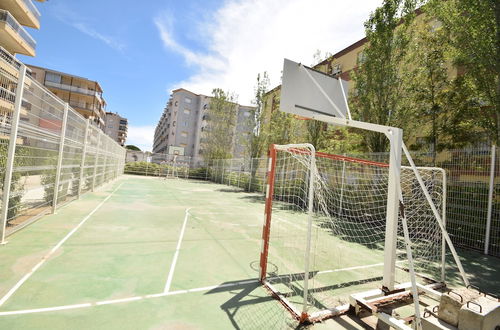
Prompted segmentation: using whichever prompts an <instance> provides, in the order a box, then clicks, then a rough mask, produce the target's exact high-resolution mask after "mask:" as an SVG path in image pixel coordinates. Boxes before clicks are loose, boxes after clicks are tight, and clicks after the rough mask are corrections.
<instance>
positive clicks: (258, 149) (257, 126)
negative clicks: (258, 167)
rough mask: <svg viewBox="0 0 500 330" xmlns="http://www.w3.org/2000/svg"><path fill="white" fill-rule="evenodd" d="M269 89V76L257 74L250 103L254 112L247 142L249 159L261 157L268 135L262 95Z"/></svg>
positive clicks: (265, 73)
mask: <svg viewBox="0 0 500 330" xmlns="http://www.w3.org/2000/svg"><path fill="white" fill-rule="evenodd" d="M268 88H269V76H268V74H267V72H264V73H262V75H261V74H260V73H259V74H258V75H257V85H255V88H254V95H255V97H254V99H253V101H252V103H253V105H255V112H254V118H253V120H254V121H253V125H254V127H253V130H252V132H251V134H250V137H249V139H248V141H247V144H248V148H247V149H248V153H249V156H250V158H258V157H260V156H262V154H263V153H264V151H265V149H266V147H267V140H268V134H267V132H266V131H265V130H264V125H265V116H264V95H265V94H266V93H267V89H268Z"/></svg>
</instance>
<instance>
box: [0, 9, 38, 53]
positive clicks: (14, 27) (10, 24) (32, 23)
mask: <svg viewBox="0 0 500 330" xmlns="http://www.w3.org/2000/svg"><path fill="white" fill-rule="evenodd" d="M38 1H39V2H43V1H44V0H42V1H40V0H38ZM40 16H41V15H40V12H39V11H38V9H37V8H36V6H35V5H34V4H33V2H32V1H31V0H2V1H0V46H1V47H2V48H3V49H4V50H5V51H7V52H8V53H10V54H12V55H15V54H23V55H27V56H35V48H36V41H35V39H33V37H31V35H30V34H29V33H28V31H27V30H26V29H25V28H24V26H26V27H30V28H34V29H39V28H40Z"/></svg>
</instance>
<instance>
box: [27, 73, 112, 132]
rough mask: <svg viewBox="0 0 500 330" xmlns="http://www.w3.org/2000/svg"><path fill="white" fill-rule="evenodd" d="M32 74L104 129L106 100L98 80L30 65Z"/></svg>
mask: <svg viewBox="0 0 500 330" xmlns="http://www.w3.org/2000/svg"><path fill="white" fill-rule="evenodd" d="M28 67H29V68H30V69H31V76H32V77H33V78H34V79H35V80H36V81H38V82H39V83H41V84H43V85H44V86H45V87H47V88H48V89H49V90H50V91H51V92H52V93H54V94H55V95H56V96H57V97H59V98H60V99H61V100H63V101H64V102H67V103H69V105H70V106H71V107H72V108H73V109H75V110H76V111H77V112H78V113H80V114H81V115H82V116H83V117H85V118H89V119H90V120H91V122H92V123H93V124H94V125H95V126H97V127H99V128H100V129H102V130H104V127H105V121H104V120H105V118H106V101H105V100H104V98H103V97H102V88H101V85H99V83H98V82H97V81H94V80H89V79H87V78H83V77H79V76H75V75H72V74H69V73H64V72H59V71H55V70H51V69H47V68H42V67H38V66H34V65H28Z"/></svg>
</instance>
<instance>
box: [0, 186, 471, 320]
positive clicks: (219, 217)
mask: <svg viewBox="0 0 500 330" xmlns="http://www.w3.org/2000/svg"><path fill="white" fill-rule="evenodd" d="M263 207H264V200H263V198H262V197H261V195H259V194H253V193H246V192H243V191H241V190H238V189H237V188H232V187H228V186H225V185H219V184H214V183H210V182H206V181H196V180H182V179H161V178H148V177H138V176H122V177H121V178H119V179H118V180H116V181H114V182H111V183H110V184H108V185H105V186H103V187H102V188H101V189H100V190H99V191H96V192H95V193H87V194H85V195H84V196H82V198H81V199H80V200H78V201H75V202H73V203H70V204H68V205H67V206H66V207H63V208H61V209H60V210H59V211H58V212H57V214H54V215H49V216H46V217H44V218H43V219H41V220H40V221H38V222H36V223H34V224H33V225H32V226H30V227H28V228H26V229H25V230H22V231H20V232H18V233H16V234H15V235H12V236H11V237H10V238H9V242H8V244H7V245H5V246H3V247H2V249H1V251H0V254H1V258H0V267H1V268H2V269H3V270H5V271H2V272H1V273H0V276H1V277H0V299H1V301H0V303H1V307H0V328H2V329H20V328H22V329H35V328H51V329H63V328H68V326H69V325H71V328H72V329H88V328H92V329H110V328H120V329H138V328H141V329H149V328H153V329H159V328H167V327H168V328H183V329H184V328H218V329H224V328H242V329H258V328H260V329H263V328H266V329H269V328H276V329H284V328H293V327H295V326H296V325H297V323H296V321H295V320H294V319H292V318H291V316H290V314H289V313H288V311H287V310H285V308H283V306H282V305H281V304H279V303H278V302H277V301H276V300H275V299H274V298H273V297H272V296H271V295H270V294H269V293H268V292H267V291H266V290H265V289H264V288H263V287H262V286H261V285H260V283H259V282H258V281H257V277H258V267H259V266H258V265H259V253H260V249H261V246H260V245H261V234H262V220H263ZM280 218H282V221H280V225H279V227H280V228H281V230H284V229H285V228H288V229H287V230H288V231H289V232H290V234H292V235H293V234H294V233H298V232H300V231H301V230H302V229H301V228H294V226H293V224H287V221H289V220H286V219H290V217H287V216H286V214H281V215H280ZM297 236H298V235H297ZM285 249H286V247H285ZM359 253H360V255H359V257H354V256H353V258H347V259H345V260H347V261H345V264H344V265H338V269H340V270H341V271H340V273H342V276H337V277H336V281H341V282H347V281H352V280H355V279H356V278H355V276H359V274H360V272H359V270H358V271H357V270H356V265H357V264H356V263H357V262H358V263H359V261H360V260H361V259H362V260H363V264H367V263H371V262H372V259H373V260H374V261H375V260H377V259H378V256H377V255H370V254H365V253H364V251H362V250H360V251H359ZM362 256H363V257H362ZM466 264H467V263H466ZM373 267H378V266H377V265H374V266H373ZM342 269H344V270H342ZM361 274H362V272H361ZM324 275H327V274H324ZM368 284H370V283H368ZM364 285H367V284H364ZM372 285H376V283H372ZM338 288H339V290H341V288H342V286H338ZM291 299H293V297H291ZM316 326H317V327H328V328H330V327H331V328H345V327H355V328H356V327H357V328H361V326H360V325H357V324H356V323H355V321H354V320H353V319H350V318H349V317H347V316H346V317H342V318H337V319H334V320H328V321H326V322H324V323H322V324H318V325H316Z"/></svg>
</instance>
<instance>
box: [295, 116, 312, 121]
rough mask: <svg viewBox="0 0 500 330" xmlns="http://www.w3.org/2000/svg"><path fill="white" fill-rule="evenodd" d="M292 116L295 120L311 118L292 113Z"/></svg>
mask: <svg viewBox="0 0 500 330" xmlns="http://www.w3.org/2000/svg"><path fill="white" fill-rule="evenodd" d="M293 118H295V119H297V120H311V118H307V117H302V116H299V115H294V116H293Z"/></svg>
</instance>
